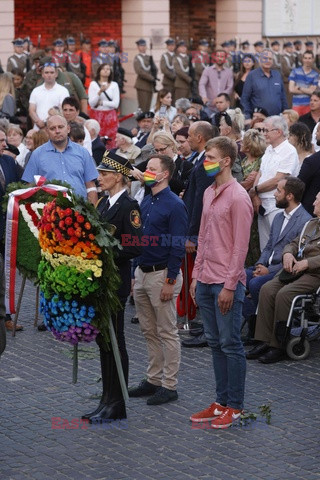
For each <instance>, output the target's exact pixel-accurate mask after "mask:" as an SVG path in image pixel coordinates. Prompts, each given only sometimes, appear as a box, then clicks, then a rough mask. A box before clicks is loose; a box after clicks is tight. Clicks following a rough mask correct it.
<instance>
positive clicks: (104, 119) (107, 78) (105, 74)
mask: <svg viewBox="0 0 320 480" xmlns="http://www.w3.org/2000/svg"><path fill="white" fill-rule="evenodd" d="M88 95H89V105H90V107H91V110H90V117H91V118H94V119H95V120H97V121H98V122H99V124H100V127H101V129H100V135H102V136H103V135H105V136H108V137H109V138H111V141H110V142H109V143H108V148H113V147H114V146H115V145H114V141H115V136H116V133H117V130H118V124H119V122H118V115H117V108H118V107H119V103H120V91H119V87H118V84H117V83H116V82H113V81H112V68H111V66H110V65H108V64H106V63H103V64H102V65H100V66H99V67H98V70H97V75H96V77H95V79H94V80H93V81H92V82H91V83H90V85H89V90H88Z"/></svg>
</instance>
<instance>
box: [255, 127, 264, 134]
mask: <svg viewBox="0 0 320 480" xmlns="http://www.w3.org/2000/svg"><path fill="white" fill-rule="evenodd" d="M255 130H258V132H260V133H264V132H266V131H267V130H266V129H265V128H260V127H255Z"/></svg>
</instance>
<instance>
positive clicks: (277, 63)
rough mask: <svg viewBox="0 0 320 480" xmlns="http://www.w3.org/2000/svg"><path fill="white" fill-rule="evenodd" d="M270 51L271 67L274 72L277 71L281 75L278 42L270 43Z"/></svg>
mask: <svg viewBox="0 0 320 480" xmlns="http://www.w3.org/2000/svg"><path fill="white" fill-rule="evenodd" d="M271 50H272V55H273V66H272V68H273V69H274V70H278V72H280V73H281V53H280V42H278V40H274V41H273V42H271Z"/></svg>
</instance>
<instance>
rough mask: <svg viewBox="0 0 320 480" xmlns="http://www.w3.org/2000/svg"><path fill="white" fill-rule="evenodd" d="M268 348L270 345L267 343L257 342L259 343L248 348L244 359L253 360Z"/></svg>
mask: <svg viewBox="0 0 320 480" xmlns="http://www.w3.org/2000/svg"><path fill="white" fill-rule="evenodd" d="M269 348H270V347H269V345H268V344H267V343H259V345H256V346H255V347H253V348H252V349H251V350H249V352H247V353H246V359H247V360H255V359H256V358H259V357H261V355H263V354H264V353H266V352H267V351H268V350H269Z"/></svg>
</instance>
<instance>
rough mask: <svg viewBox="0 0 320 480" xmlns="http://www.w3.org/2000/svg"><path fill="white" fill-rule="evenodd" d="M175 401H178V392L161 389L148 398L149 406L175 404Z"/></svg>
mask: <svg viewBox="0 0 320 480" xmlns="http://www.w3.org/2000/svg"><path fill="white" fill-rule="evenodd" d="M174 400H178V392H177V390H169V389H168V388H165V387H160V388H159V389H158V390H157V391H156V393H155V394H154V395H152V397H150V398H148V400H147V405H162V403H168V402H173V401H174Z"/></svg>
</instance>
